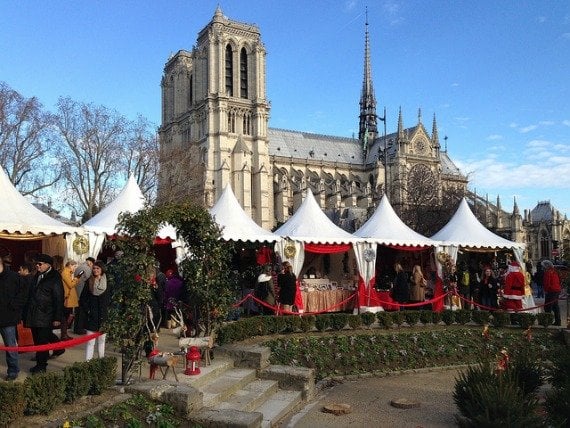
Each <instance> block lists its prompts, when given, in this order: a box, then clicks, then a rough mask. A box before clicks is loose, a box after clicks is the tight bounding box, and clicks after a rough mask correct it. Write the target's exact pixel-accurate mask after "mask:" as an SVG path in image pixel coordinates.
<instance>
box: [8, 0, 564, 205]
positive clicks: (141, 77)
mask: <svg viewBox="0 0 570 428" xmlns="http://www.w3.org/2000/svg"><path fill="white" fill-rule="evenodd" d="M217 5H219V6H220V7H221V8H222V11H223V12H224V14H225V15H227V16H228V17H230V18H232V19H235V20H238V21H242V22H247V23H253V24H257V25H258V26H259V28H260V30H261V35H262V40H263V42H264V44H265V47H266V49H267V89H268V98H269V100H270V101H271V105H272V109H271V117H270V126H271V127H278V128H286V129H294V130H303V131H310V132H316V133H321V134H330V135H339V136H348V137H350V136H352V135H353V134H355V133H357V132H358V113H359V111H358V101H359V96H360V88H361V85H362V72H363V54H364V53H363V51H364V22H365V8H366V6H367V3H366V2H364V1H360V0H352V1H343V0H338V1H336V0H327V1H325V0H314V1H309V0H296V1H286V0H279V1H278V0H251V1H247V0H226V1H223V0H220V1H210V0H186V1H180V0H169V1H168V2H161V1H150V0H148V1H145V0H139V1H118V2H117V1H110V0H101V1H97V2H95V1H61V0H50V1H47V2H46V1H39V0H37V1H18V2H16V1H8V0H0V80H3V81H5V82H6V83H7V84H8V85H10V86H11V87H12V88H13V89H15V90H17V91H19V92H20V93H21V94H23V95H24V96H27V97H31V96H36V97H38V98H39V100H40V101H41V102H42V103H43V104H44V106H45V107H47V108H48V109H53V108H54V105H55V102H56V100H57V98H58V97H59V96H70V97H71V98H73V99H75V100H78V101H85V102H92V103H95V104H101V105H105V106H107V107H110V108H114V109H116V110H117V111H119V112H121V113H123V114H125V115H126V116H128V117H131V118H134V117H135V116H136V115H137V114H139V113H140V114H142V115H144V116H146V117H147V118H148V119H149V120H150V121H152V122H153V123H155V124H156V125H157V126H158V125H159V124H160V79H161V76H162V69H163V66H164V63H165V62H166V60H167V59H168V57H169V55H170V54H171V53H174V52H176V51H178V50H179V49H186V50H191V48H192V46H193V44H194V43H195V40H196V36H197V33H198V31H200V30H201V29H202V28H203V27H204V26H205V25H206V24H207V23H208V22H209V20H210V19H211V17H212V16H213V14H214V11H215V9H216V6H217ZM368 20H369V23H370V26H369V31H370V43H371V61H372V72H373V81H374V87H375V91H376V97H377V101H378V110H379V113H380V112H381V111H382V109H383V107H384V106H385V107H386V109H387V120H388V122H387V124H388V132H391V131H394V130H395V129H396V126H397V115H398V109H399V108H400V107H401V108H402V112H403V118H404V125H405V126H412V125H415V124H416V123H417V118H418V109H419V108H421V109H422V115H423V121H424V123H426V124H427V125H428V130H430V131H431V122H432V118H433V115H434V113H435V114H436V116H437V121H438V126H439V132H440V138H441V139H442V140H443V136H445V135H447V137H448V140H447V144H448V151H449V154H450V156H451V157H452V159H454V161H455V162H456V163H457V165H458V166H459V167H460V168H461V169H462V170H463V172H464V173H466V174H468V175H469V178H470V181H471V184H470V187H471V189H476V190H477V192H478V193H479V194H482V195H485V194H488V195H489V198H490V199H491V200H493V201H495V200H496V198H497V195H499V196H500V197H501V202H502V204H503V207H505V208H508V209H510V208H511V207H512V201H513V197H514V196H516V198H517V202H518V205H519V208H520V209H521V211H522V210H523V209H525V208H528V209H531V208H533V207H534V206H535V205H536V203H537V201H542V200H550V201H551V202H552V203H553V204H554V205H555V206H556V207H557V208H558V209H560V210H561V211H562V212H563V213H569V214H570V192H569V190H570V180H569V178H570V91H569V83H568V82H569V81H570V2H568V1H566V0H552V1H547V0H544V1H542V0H535V1H525V0H520V1H515V0H503V1H496V0H478V1H476V2H474V1H471V0H455V1H453V0H432V1H428V0H401V1H384V0H374V1H368ZM442 144H443V141H442Z"/></svg>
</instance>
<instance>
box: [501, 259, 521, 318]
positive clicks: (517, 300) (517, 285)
mask: <svg viewBox="0 0 570 428" xmlns="http://www.w3.org/2000/svg"><path fill="white" fill-rule="evenodd" d="M523 298H524V274H523V273H522V272H521V266H520V264H519V263H518V262H516V261H512V262H511V263H510V264H509V269H508V271H507V275H506V277H505V287H504V288H503V299H502V300H501V308H503V309H505V310H507V311H520V310H522V308H523V306H522V301H523Z"/></svg>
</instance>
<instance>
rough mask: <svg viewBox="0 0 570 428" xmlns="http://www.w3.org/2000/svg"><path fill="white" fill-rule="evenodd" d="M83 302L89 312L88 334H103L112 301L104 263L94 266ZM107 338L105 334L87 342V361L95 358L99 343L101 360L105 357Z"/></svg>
mask: <svg viewBox="0 0 570 428" xmlns="http://www.w3.org/2000/svg"><path fill="white" fill-rule="evenodd" d="M81 300H82V301H84V302H85V308H86V311H87V321H86V329H87V334H93V333H96V332H99V333H101V329H102V326H103V323H104V322H105V321H106V320H107V315H108V312H109V303H110V301H111V290H110V287H109V284H108V282H107V275H106V274H105V265H104V264H103V262H102V261H100V260H97V261H96V262H95V263H94V264H93V270H92V274H91V277H90V278H89V280H88V282H87V285H86V286H85V287H84V288H83V292H82V293H81ZM105 338H106V334H104V333H103V334H101V335H100V336H98V337H96V338H95V339H91V340H90V341H89V342H87V346H86V348H85V360H86V361H89V360H90V359H92V358H93V354H94V352H95V343H97V352H98V355H99V358H103V357H104V356H105Z"/></svg>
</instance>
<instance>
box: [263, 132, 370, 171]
mask: <svg viewBox="0 0 570 428" xmlns="http://www.w3.org/2000/svg"><path fill="white" fill-rule="evenodd" d="M267 135H268V137H269V155H270V156H284V157H291V158H294V159H313V160H322V161H324V162H342V163H352V164H362V150H361V149H360V145H359V142H358V140H357V139H355V138H346V137H334V136H331V135H321V134H311V133H309V132H302V131H289V130H285V129H276V128H269V130H268V132H267Z"/></svg>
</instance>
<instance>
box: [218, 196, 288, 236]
mask: <svg viewBox="0 0 570 428" xmlns="http://www.w3.org/2000/svg"><path fill="white" fill-rule="evenodd" d="M209 211H210V215H211V216H212V217H213V218H214V221H215V222H216V223H217V224H218V226H220V228H222V239H224V240H226V241H248V242H276V241H280V240H281V238H280V237H279V236H278V235H276V234H274V233H272V232H270V231H269V230H265V229H264V228H262V227H261V226H259V225H258V224H257V223H256V222H255V221H253V220H252V218H251V217H250V216H249V215H248V214H247V213H246V212H245V211H244V210H243V208H242V207H241V205H240V203H239V202H238V200H237V198H236V197H235V195H234V192H233V191H232V188H231V186H229V185H227V186H226V187H225V188H224V190H223V192H222V194H221V195H220V198H219V199H218V201H217V202H216V203H215V204H214V206H213V207H212V208H210V210H209Z"/></svg>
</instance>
